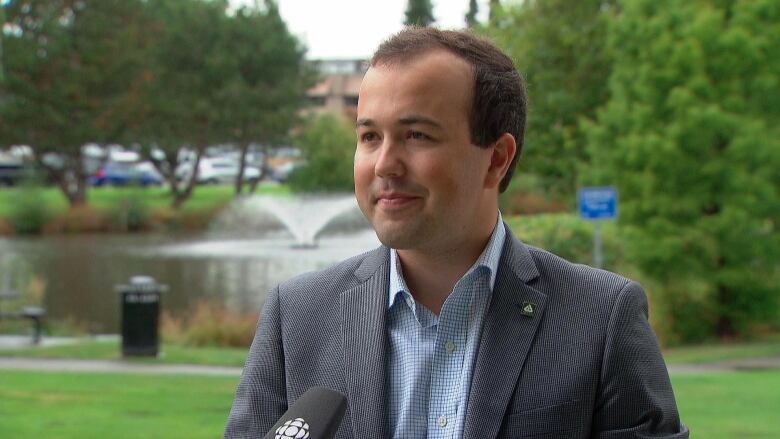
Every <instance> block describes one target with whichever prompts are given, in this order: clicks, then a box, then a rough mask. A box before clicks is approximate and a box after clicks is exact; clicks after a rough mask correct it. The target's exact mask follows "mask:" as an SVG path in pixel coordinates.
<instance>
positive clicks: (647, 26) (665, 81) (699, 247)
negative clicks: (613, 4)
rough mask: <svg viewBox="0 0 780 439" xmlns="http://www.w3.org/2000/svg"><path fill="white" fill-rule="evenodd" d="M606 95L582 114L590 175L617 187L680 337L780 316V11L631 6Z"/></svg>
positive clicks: (659, 300)
mask: <svg viewBox="0 0 780 439" xmlns="http://www.w3.org/2000/svg"><path fill="white" fill-rule="evenodd" d="M609 42H610V47H611V49H612V50H613V51H614V65H613V69H612V74H611V76H610V79H609V90H610V96H611V97H610V99H609V101H608V103H607V104H606V105H605V107H604V108H603V109H601V110H600V111H599V112H598V117H597V118H596V120H595V121H594V122H593V123H590V124H587V125H586V127H585V128H586V130H587V134H588V147H589V153H590V156H591V164H592V165H591V166H592V168H593V169H592V175H591V176H590V177H589V178H588V179H587V180H586V182H587V183H592V184H611V185H616V186H617V187H618V188H619V190H620V197H621V212H620V223H621V225H622V226H623V228H624V229H625V234H626V236H627V239H626V245H627V250H628V252H629V255H630V256H631V258H632V259H633V260H634V261H635V262H636V263H637V264H638V265H639V267H640V268H641V269H642V270H643V272H645V273H646V274H647V275H648V276H650V277H651V278H652V279H654V280H655V281H656V282H657V283H658V284H659V285H661V288H660V289H659V291H656V293H657V295H656V296H655V298H656V300H654V303H656V304H659V305H660V306H661V307H662V308H663V309H665V310H666V312H667V313H666V317H665V318H666V319H667V320H668V321H669V324H670V326H671V327H672V331H673V332H675V333H676V334H677V338H678V340H686V339H687V340H691V339H697V338H704V337H707V336H711V335H713V334H714V335H717V336H719V337H725V338H729V337H734V336H745V335H750V334H751V333H753V332H754V331H756V330H760V329H761V328H762V326H763V327H766V326H767V325H771V324H773V322H774V324H777V315H778V295H780V291H778V285H780V267H779V266H778V260H779V257H780V234H779V233H778V218H780V203H778V202H777V200H778V199H780V198H778V196H780V193H778V192H779V191H780V173H778V172H777V170H778V169H780V125H779V124H778V123H777V121H778V120H780V87H778V86H777V72H778V71H780V8H778V7H777V3H776V2H775V1H773V0H756V1H738V0H736V1H716V0H710V1H708V0H696V1H691V0H664V1H658V0H641V1H626V2H623V3H622V11H621V14H620V15H619V17H618V19H617V20H616V21H615V23H614V25H613V26H612V27H611V28H610V35H609Z"/></svg>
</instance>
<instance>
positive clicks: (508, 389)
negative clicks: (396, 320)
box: [463, 229, 547, 438]
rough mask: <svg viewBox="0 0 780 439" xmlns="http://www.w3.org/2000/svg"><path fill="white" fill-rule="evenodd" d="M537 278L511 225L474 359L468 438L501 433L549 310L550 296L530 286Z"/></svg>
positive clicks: (493, 435)
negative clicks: (527, 359)
mask: <svg viewBox="0 0 780 439" xmlns="http://www.w3.org/2000/svg"><path fill="white" fill-rule="evenodd" d="M537 277H539V272H538V271H537V269H536V265H535V264H534V262H533V259H532V257H531V254H530V253H529V251H528V249H527V248H526V247H525V246H524V245H523V244H522V243H520V242H519V241H517V240H516V239H515V238H514V237H513V236H512V235H511V234H510V233H509V230H508V229H507V239H506V241H505V244H504V249H503V253H502V256H501V262H500V263H499V268H498V272H497V273H496V283H495V287H494V288H493V297H492V299H491V303H490V307H489V308H488V312H487V315H486V316H485V320H484V324H483V327H482V335H481V338H480V347H479V350H478V351H477V358H476V360H475V364H474V372H473V376H472V382H471V390H470V392H469V400H468V404H467V406H466V420H465V425H464V430H463V437H464V438H477V437H479V438H491V437H496V435H497V434H498V430H499V428H500V427H501V423H502V421H503V419H504V415H505V414H506V410H507V406H508V405H509V402H510V399H511V397H512V393H513V392H514V389H515V387H516V383H517V380H518V379H519V376H520V371H521V369H522V367H523V364H524V363H525V358H526V356H527V355H528V351H529V349H530V347H531V344H532V342H533V339H534V336H535V334H536V330H537V328H538V326H539V322H540V321H541V319H542V315H543V313H544V306H545V302H546V300H547V296H546V295H545V294H543V293H540V292H539V291H537V290H535V289H534V288H532V287H530V286H529V285H528V283H529V282H532V280H533V279H535V278H537ZM529 305H530V306H531V308H527V307H528V306H529ZM524 308H527V309H525V310H524Z"/></svg>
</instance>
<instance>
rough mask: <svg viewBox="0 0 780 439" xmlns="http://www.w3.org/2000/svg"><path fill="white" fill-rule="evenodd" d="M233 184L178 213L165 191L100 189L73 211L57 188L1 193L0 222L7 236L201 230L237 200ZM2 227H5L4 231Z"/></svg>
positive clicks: (201, 192)
mask: <svg viewBox="0 0 780 439" xmlns="http://www.w3.org/2000/svg"><path fill="white" fill-rule="evenodd" d="M289 193H290V191H289V189H288V188H287V187H286V186H279V185H262V186H258V188H257V192H256V194H258V195H286V194H289ZM234 198H235V196H234V189H233V186H230V185H226V186H225V185H223V186H199V187H197V188H196V189H195V191H194V192H193V195H192V197H191V198H190V199H189V200H187V202H186V203H185V204H184V205H183V206H182V207H181V208H180V209H178V210H174V209H173V208H171V201H172V198H171V195H170V192H169V190H168V189H167V188H165V187H149V188H142V187H100V188H92V189H90V191H89V193H88V204H87V206H85V207H82V208H79V209H75V210H73V209H70V208H69V206H68V203H67V200H66V199H65V197H64V196H63V195H62V193H61V191H60V190H59V189H58V188H55V187H45V188H35V187H15V188H2V189H0V223H3V224H5V225H6V226H5V228H7V229H8V233H13V232H14V231H16V232H17V233H63V232H66V233H67V232H82V231H84V232H95V231H126V230H127V229H131V230H142V229H149V228H155V227H172V228H186V229H198V228H202V227H205V226H207V225H208V223H209V221H210V220H211V219H212V218H213V217H214V215H216V214H217V213H218V212H219V211H220V210H221V209H222V208H224V207H225V206H227V205H228V204H229V203H230V202H231V201H232V200H233V199H234ZM2 230H3V227H0V232H2Z"/></svg>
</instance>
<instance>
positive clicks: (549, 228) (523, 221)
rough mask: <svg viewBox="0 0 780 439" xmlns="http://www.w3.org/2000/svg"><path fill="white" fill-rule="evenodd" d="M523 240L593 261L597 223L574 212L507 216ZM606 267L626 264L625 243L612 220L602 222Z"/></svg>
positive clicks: (574, 258) (572, 258)
mask: <svg viewBox="0 0 780 439" xmlns="http://www.w3.org/2000/svg"><path fill="white" fill-rule="evenodd" d="M504 219H505V220H506V221H507V223H509V225H510V226H511V227H512V230H513V232H514V233H515V235H517V237H518V238H520V239H521V240H522V241H523V242H525V243H526V244H529V245H533V246H535V247H539V248H543V249H545V250H547V251H549V252H551V253H554V254H556V255H558V256H560V257H562V258H564V259H566V260H569V261H571V262H576V263H581V264H590V265H592V264H593V232H594V225H593V224H591V223H589V222H586V221H583V220H580V219H579V218H578V217H577V216H576V215H571V214H544V215H528V216H514V217H505V218H504ZM602 253H603V255H604V268H605V269H608V270H617V269H618V267H620V266H621V265H623V264H625V261H624V257H623V245H622V243H621V242H620V239H619V237H618V235H617V228H616V227H615V225H614V224H612V223H605V224H603V226H602Z"/></svg>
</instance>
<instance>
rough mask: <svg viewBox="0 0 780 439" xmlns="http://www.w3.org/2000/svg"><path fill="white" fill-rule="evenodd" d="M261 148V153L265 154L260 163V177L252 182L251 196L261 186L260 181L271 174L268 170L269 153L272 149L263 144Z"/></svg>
mask: <svg viewBox="0 0 780 439" xmlns="http://www.w3.org/2000/svg"><path fill="white" fill-rule="evenodd" d="M261 148H262V149H261V151H262V152H263V161H262V163H260V177H259V178H258V179H257V180H255V181H253V182H252V186H251V187H250V188H249V193H250V194H254V193H255V191H256V190H257V185H258V184H260V180H261V179H264V178H266V177H267V176H268V173H269V172H270V171H269V169H268V153H269V152H271V148H269V147H268V145H266V144H263V146H262V147H261Z"/></svg>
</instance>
